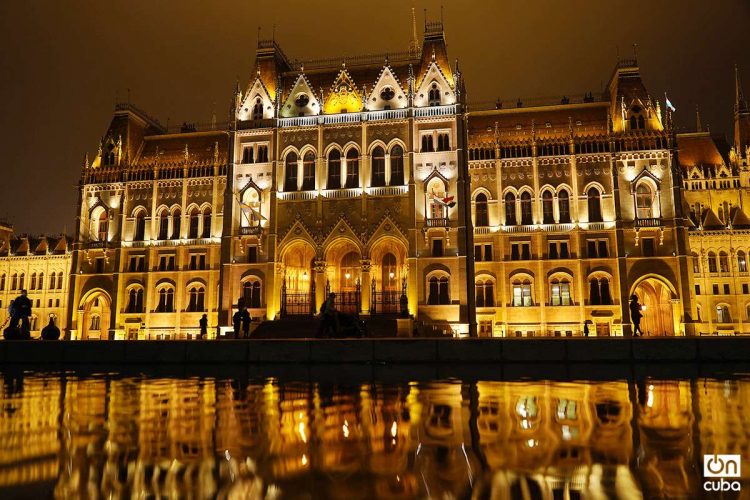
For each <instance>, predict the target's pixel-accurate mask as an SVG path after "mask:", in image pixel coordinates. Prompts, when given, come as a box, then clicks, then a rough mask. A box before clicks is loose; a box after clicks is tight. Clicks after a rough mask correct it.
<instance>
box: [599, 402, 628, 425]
mask: <svg viewBox="0 0 750 500" xmlns="http://www.w3.org/2000/svg"><path fill="white" fill-rule="evenodd" d="M621 412H622V407H621V406H620V403H618V402H616V401H604V402H602V403H597V404H596V417H597V418H598V419H599V421H600V422H601V423H603V424H613V423H617V421H618V420H619V419H620V413H621Z"/></svg>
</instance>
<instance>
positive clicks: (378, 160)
mask: <svg viewBox="0 0 750 500" xmlns="http://www.w3.org/2000/svg"><path fill="white" fill-rule="evenodd" d="M370 185H371V186H372V187H381V186H385V151H383V148H381V147H380V146H378V147H376V148H375V149H373V150H372V182H371V183H370Z"/></svg>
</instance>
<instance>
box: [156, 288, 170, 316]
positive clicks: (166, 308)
mask: <svg viewBox="0 0 750 500" xmlns="http://www.w3.org/2000/svg"><path fill="white" fill-rule="evenodd" d="M158 293H159V303H158V305H157V306H156V312H174V289H173V288H171V287H164V288H161V289H159V292H158Z"/></svg>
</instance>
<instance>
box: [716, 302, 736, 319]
mask: <svg viewBox="0 0 750 500" xmlns="http://www.w3.org/2000/svg"><path fill="white" fill-rule="evenodd" d="M716 322H717V323H731V322H732V317H731V316H730V314H729V306H725V305H718V306H716Z"/></svg>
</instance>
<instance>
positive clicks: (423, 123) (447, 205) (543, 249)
mask: <svg viewBox="0 0 750 500" xmlns="http://www.w3.org/2000/svg"><path fill="white" fill-rule="evenodd" d="M414 32H415V33H414V34H413V36H412V41H411V44H410V46H409V50H408V51H405V52H403V53H391V54H389V55H382V56H360V57H349V58H343V59H336V58H333V59H316V60H308V61H299V60H292V59H290V58H288V57H287V56H286V55H285V54H284V52H283V51H282V50H281V48H280V47H279V45H278V44H277V43H276V42H275V41H261V42H259V43H258V48H257V52H256V63H255V67H254V69H253V71H252V73H251V74H252V77H251V78H250V79H249V83H248V85H247V86H246V87H245V88H244V90H242V89H241V88H239V87H238V88H237V90H236V91H235V95H234V97H233V99H232V109H231V114H230V121H229V123H228V124H227V125H226V126H216V125H214V126H212V127H210V128H209V129H208V130H205V131H198V130H196V129H195V128H192V127H189V126H186V127H183V129H182V130H180V131H179V132H174V133H173V132H171V131H168V130H167V129H166V128H165V127H163V126H162V125H160V124H159V123H158V122H157V121H156V120H153V119H152V118H150V117H149V116H148V115H146V114H145V113H143V112H142V111H140V110H138V109H137V108H135V107H134V106H132V105H129V104H128V105H120V106H118V108H117V109H116V112H115V116H114V118H113V120H112V123H111V125H110V127H109V129H108V131H107V133H106V135H105V137H104V138H103V139H102V141H101V143H100V148H99V152H98V154H97V155H96V158H94V160H93V161H92V162H90V163H89V162H88V160H87V161H86V164H85V165H84V169H83V173H82V177H81V184H80V205H79V207H80V210H79V213H78V217H79V221H80V223H79V225H78V228H77V237H76V242H75V244H74V251H73V253H72V273H71V281H70V288H71V293H70V302H69V304H68V311H69V314H68V316H69V317H68V324H69V330H70V333H71V336H72V337H73V338H174V337H179V336H185V335H193V334H194V333H197V325H198V320H199V318H200V316H202V314H207V315H208V317H209V324H210V325H211V327H212V330H216V331H219V332H220V331H222V330H223V329H227V328H229V326H230V324H231V317H232V315H233V313H234V312H235V311H236V310H237V307H238V306H240V307H241V306H243V305H244V306H245V307H248V308H250V311H251V314H252V316H253V317H255V318H262V319H265V320H276V319H279V318H283V317H286V316H295V315H299V316H305V315H311V314H313V313H314V312H315V311H318V310H319V309H320V306H321V305H322V303H323V301H324V299H325V297H326V296H327V294H328V293H329V292H335V293H336V302H337V307H338V308H339V309H340V310H344V311H349V312H352V313H359V314H361V315H368V316H370V317H376V316H384V317H395V316H396V315H399V314H400V313H402V312H405V313H408V315H409V316H410V318H411V319H409V320H408V321H400V322H399V323H398V327H396V326H395V320H394V329H395V328H398V329H399V332H400V333H403V334H411V333H412V332H413V331H414V330H417V331H422V332H425V331H436V330H437V331H443V332H451V333H453V334H455V335H481V336H546V335H550V336H574V335H581V334H582V330H583V325H584V324H585V323H587V322H588V323H589V325H590V326H589V330H590V334H591V335H629V334H630V333H631V331H630V329H631V327H630V317H629V310H628V301H629V298H630V297H631V296H632V295H637V296H638V297H639V300H640V302H641V304H643V305H644V306H645V315H644V316H645V317H644V324H643V327H644V328H643V329H644V331H645V332H646V333H647V334H649V335H692V334H699V333H706V334H707V333H750V327H746V326H745V325H746V324H747V323H750V320H748V316H747V315H748V313H750V310H749V309H748V305H746V304H745V303H744V302H743V300H744V299H743V295H742V294H743V293H744V292H742V290H744V288H746V287H747V286H748V279H747V264H746V261H745V257H746V256H747V254H748V251H750V248H748V247H747V244H748V234H747V233H744V232H743V231H744V229H743V225H744V222H745V221H748V224H750V220H749V219H748V218H747V216H746V215H745V214H744V212H742V209H741V207H742V204H743V201H742V197H743V194H742V192H741V190H738V189H737V188H738V187H740V186H747V183H748V182H750V176H749V175H748V174H747V172H748V165H747V161H748V160H747V157H748V149H747V148H748V136H749V135H750V132H748V131H749V130H750V126H749V125H748V114H747V113H748V112H747V106H746V105H745V104H744V100H743V99H742V96H741V92H740V91H739V88H740V86H739V80H738V84H737V88H738V94H737V106H736V110H735V115H736V118H737V120H736V121H737V127H736V128H737V130H738V132H737V133H736V135H735V140H734V145H733V146H732V149H731V151H730V150H729V148H725V149H726V150H723V149H722V146H721V145H720V144H718V142H717V140H715V139H713V138H712V137H711V136H710V134H705V133H702V132H697V133H695V134H680V135H678V134H676V133H675V131H674V129H673V127H672V117H671V110H670V109H662V108H661V104H660V103H659V102H658V100H656V99H654V98H652V97H651V95H650V94H649V92H648V91H647V89H646V87H645V85H644V83H643V80H642V78H641V75H640V70H639V67H638V64H637V61H636V60H620V61H618V63H617V65H616V67H615V69H614V71H613V73H612V76H611V78H610V79H609V83H608V85H607V87H606V88H605V89H604V90H603V91H602V93H601V94H592V93H589V94H586V95H585V96H581V97H580V98H576V97H572V96H571V97H565V98H563V99H561V100H559V101H557V102H554V103H548V102H547V103H537V102H526V103H524V102H522V101H520V100H519V101H518V102H516V103H512V104H511V105H510V106H503V103H502V102H498V103H497V104H496V105H495V106H490V107H489V108H490V109H485V108H480V107H478V108H476V109H475V108H474V107H472V108H469V106H468V105H467V100H466V89H465V84H464V78H463V75H462V74H461V71H460V70H459V67H458V63H457V62H455V63H451V61H450V59H449V57H448V53H447V49H446V43H445V37H444V33H443V27H442V24H441V23H426V25H425V31H424V36H423V39H422V41H421V44H420V43H418V41H417V37H416V29H415V30H414ZM743 176H744V177H743ZM743 245H744V246H743ZM712 255H713V256H714V257H713V259H714V260H713V261H712V260H711V259H712V257H711V256H712ZM722 259H723V260H722ZM711 262H713V264H711ZM712 266H713V267H712ZM717 266H718V267H717ZM743 279H744V280H745V282H744V283H743V282H742V280H743ZM715 285H717V286H718V287H719V288H718V290H719V293H714V290H716V287H715ZM725 285H729V291H728V292H726V293H723V292H724V291H725V290H726V288H725ZM743 287H744V288H743ZM724 308H726V310H727V312H726V313H725V309H724ZM402 309H403V311H402Z"/></svg>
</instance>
